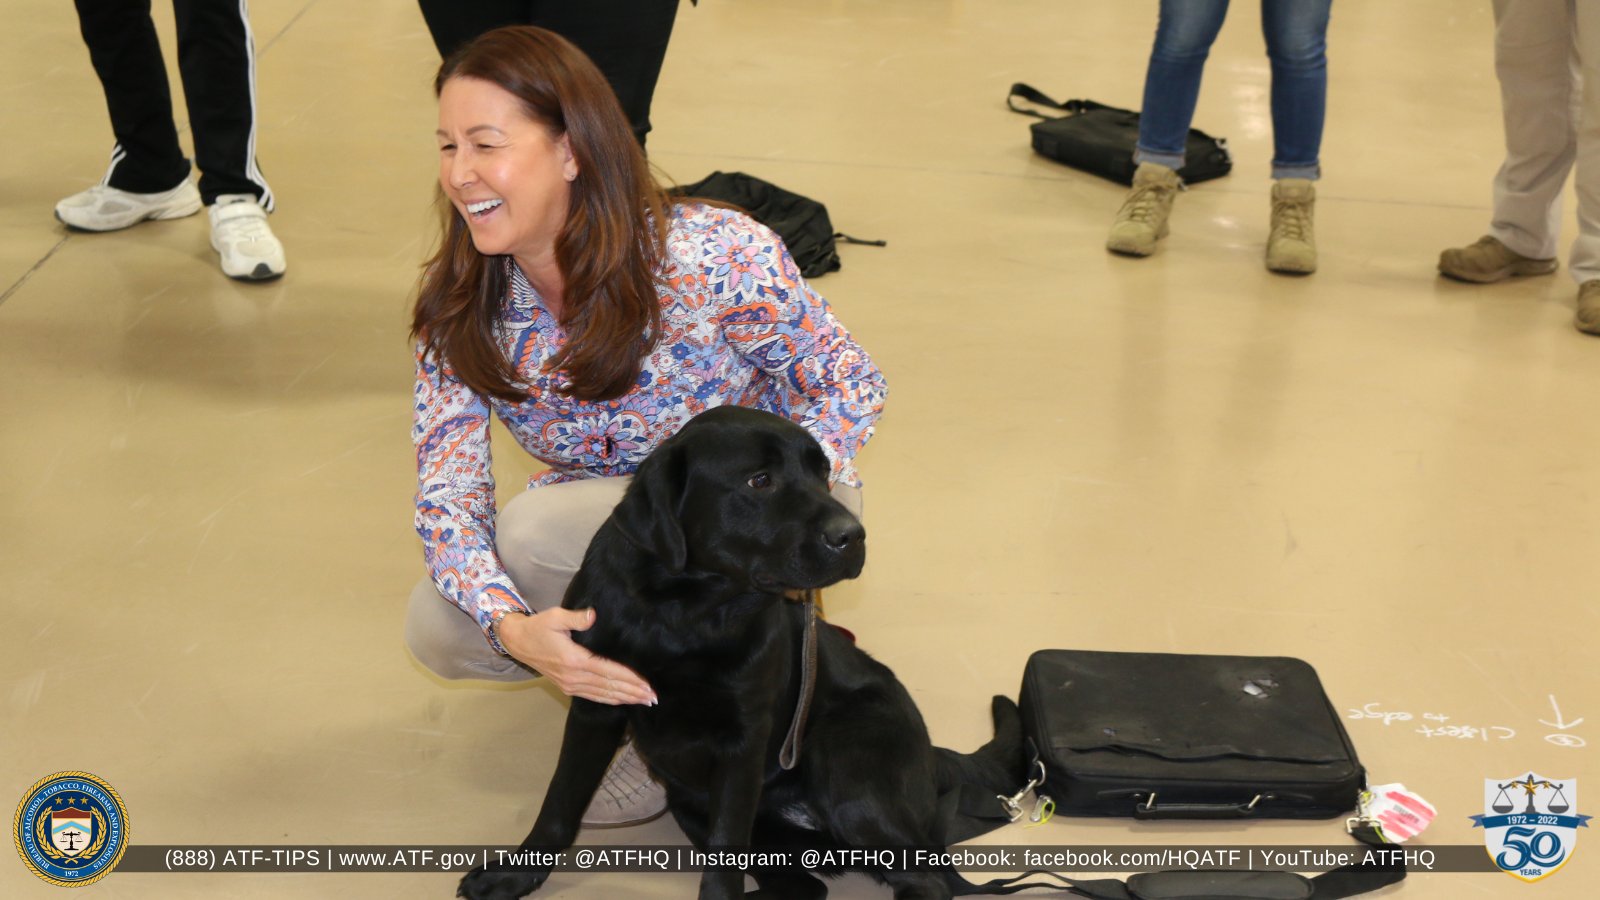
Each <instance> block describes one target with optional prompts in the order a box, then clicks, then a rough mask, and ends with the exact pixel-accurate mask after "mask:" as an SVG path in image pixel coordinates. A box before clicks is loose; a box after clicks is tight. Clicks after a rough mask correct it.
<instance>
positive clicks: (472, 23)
mask: <svg viewBox="0 0 1600 900" xmlns="http://www.w3.org/2000/svg"><path fill="white" fill-rule="evenodd" d="M417 5H418V6H419V7H421V8H422V20H423V21H424V22H426V23H427V24H428V34H430V35H432V36H433V45H434V46H435V47H437V48H439V56H441V57H446V58H448V57H449V56H450V54H452V53H454V52H455V51H456V49H457V48H459V47H460V46H461V45H462V44H465V43H466V42H467V41H470V40H472V39H473V38H475V37H477V36H478V35H480V34H483V33H484V32H485V31H492V30H494V29H496V28H499V27H501V26H502V25H527V24H530V22H531V21H532V19H533V8H534V6H535V3H534V2H533V0H417Z"/></svg>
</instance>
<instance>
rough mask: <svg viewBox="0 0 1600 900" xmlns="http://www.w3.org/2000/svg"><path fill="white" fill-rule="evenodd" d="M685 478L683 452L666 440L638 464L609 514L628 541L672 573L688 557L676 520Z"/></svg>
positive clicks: (675, 444) (678, 569) (679, 525)
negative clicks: (630, 481)
mask: <svg viewBox="0 0 1600 900" xmlns="http://www.w3.org/2000/svg"><path fill="white" fill-rule="evenodd" d="M686 477H687V467H686V466H685V463H684V456H683V453H682V451H681V449H680V448H679V447H678V446H677V442H675V441H668V442H667V443H665V444H663V445H662V446H661V447H659V448H657V449H656V451H655V452H654V453H652V454H650V456H649V457H648V458H646V459H645V461H644V462H643V463H642V464H641V465H640V466H639V471H638V472H637V473H635V474H634V476H633V483H632V484H630V485H628V490H627V492H626V493H625V494H623V495H622V502H621V503H618V504H617V508H616V510H615V511H614V512H613V513H612V514H611V521H612V522H614V523H615V524H616V526H617V529H618V530H619V531H621V532H622V536H623V537H625V538H627V539H628V542H629V543H631V544H633V545H634V546H636V547H638V548H639V549H641V550H643V551H645V552H646V553H650V554H652V555H654V556H656V557H659V558H660V559H661V561H662V562H664V563H666V566H667V569H668V570H669V571H672V572H682V571H683V568H684V566H685V565H686V564H687V563H688V557H689V550H688V547H687V546H686V545H685V543H684V538H683V525H682V523H680V522H679V521H678V511H679V507H680V506H681V501H682V499H683V489H684V480H685V478H686Z"/></svg>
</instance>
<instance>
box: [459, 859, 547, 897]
mask: <svg viewBox="0 0 1600 900" xmlns="http://www.w3.org/2000/svg"><path fill="white" fill-rule="evenodd" d="M549 877H550V870H549V869H535V868H531V867H528V866H503V865H500V864H499V863H495V864H493V865H489V866H479V867H478V868H476V869H473V870H472V871H471V872H468V873H467V874H466V876H465V877H463V878H462V879H461V884H460V885H459V886H458V887H457V888H456V896H457V897H465V898H467V900H516V898H518V897H526V896H528V895H529V894H531V893H533V892H534V891H536V890H538V889H539V885H541V884H544V881H545V879H546V878H549Z"/></svg>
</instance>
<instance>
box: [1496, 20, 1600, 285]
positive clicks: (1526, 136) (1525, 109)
mask: <svg viewBox="0 0 1600 900" xmlns="http://www.w3.org/2000/svg"><path fill="white" fill-rule="evenodd" d="M1494 18H1495V39H1494V56H1495V74H1496V75H1497V76H1498V77H1499V79H1500V100H1501V106H1502V108H1503V112H1504V116H1505V131H1506V159H1505V164H1504V165H1502V166H1501V167H1500V172H1499V174H1498V175H1496V176H1495V180H1494V219H1493V221H1492V223H1491V224H1490V228H1489V233H1490V234H1491V235H1493V236H1494V237H1496V238H1498V239H1499V240H1500V242H1501V243H1503V244H1505V245H1506V246H1507V247H1510V248H1511V249H1512V250H1514V251H1516V252H1517V253H1520V254H1522V255H1523V256H1531V257H1534V258H1537V259H1549V258H1551V257H1554V256H1556V255H1557V240H1558V238H1559V237H1560V233H1561V192H1562V189H1563V188H1564V187H1565V185H1566V181H1567V176H1568V175H1569V174H1571V173H1572V171H1573V170H1574V169H1576V170H1577V179H1576V181H1577V191H1578V238H1577V240H1576V241H1574V242H1573V245H1572V257H1571V259H1570V261H1569V262H1568V268H1569V270H1570V271H1571V272H1572V276H1573V278H1575V279H1577V281H1578V282H1579V283H1580V284H1581V283H1583V282H1585V281H1592V280H1594V279H1596V278H1600V3H1595V2H1594V0H1495V3H1494ZM1585 88H1587V89H1585Z"/></svg>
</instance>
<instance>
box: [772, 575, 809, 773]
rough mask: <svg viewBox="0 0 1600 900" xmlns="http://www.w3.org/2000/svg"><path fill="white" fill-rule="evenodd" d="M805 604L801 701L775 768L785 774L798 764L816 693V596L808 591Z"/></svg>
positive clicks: (801, 642) (801, 659) (801, 646)
mask: <svg viewBox="0 0 1600 900" xmlns="http://www.w3.org/2000/svg"><path fill="white" fill-rule="evenodd" d="M805 603H806V612H805V616H806V625H805V636H804V637H802V638H801V641H800V699H799V701H798V702H797V703H796V704H795V707H794V721H793V722H790V723H789V734H788V736H787V737H785V738H784V739H783V749H782V750H779V751H778V765H780V766H782V767H783V768H784V770H785V771H787V770H789V769H792V768H794V767H795V765H796V764H797V763H799V762H800V740H801V738H802V737H803V736H804V733H805V730H806V716H807V715H809V714H810V712H811V697H812V695H813V694H815V693H816V690H817V592H816V591H814V590H807V591H806V600H805Z"/></svg>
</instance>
